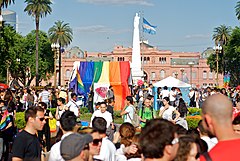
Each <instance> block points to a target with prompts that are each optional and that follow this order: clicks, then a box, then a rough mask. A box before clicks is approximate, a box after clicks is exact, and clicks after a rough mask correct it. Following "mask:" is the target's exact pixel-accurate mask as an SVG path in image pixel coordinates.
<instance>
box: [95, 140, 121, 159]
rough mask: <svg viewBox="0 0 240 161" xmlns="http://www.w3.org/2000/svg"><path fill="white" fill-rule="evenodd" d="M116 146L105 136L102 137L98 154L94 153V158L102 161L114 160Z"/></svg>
mask: <svg viewBox="0 0 240 161" xmlns="http://www.w3.org/2000/svg"><path fill="white" fill-rule="evenodd" d="M115 153H116V147H115V145H114V144H113V143H112V142H111V141H110V140H109V139H108V138H107V137H105V138H103V139H102V146H101V149H100V154H99V155H95V156H94V157H93V158H94V159H99V160H103V161H115V160H116V159H115Z"/></svg>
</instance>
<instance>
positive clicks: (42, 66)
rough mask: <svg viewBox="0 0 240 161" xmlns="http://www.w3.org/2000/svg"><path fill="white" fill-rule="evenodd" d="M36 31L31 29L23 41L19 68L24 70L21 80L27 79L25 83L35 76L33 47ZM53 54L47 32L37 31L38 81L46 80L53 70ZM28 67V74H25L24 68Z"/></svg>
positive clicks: (28, 83)
mask: <svg viewBox="0 0 240 161" xmlns="http://www.w3.org/2000/svg"><path fill="white" fill-rule="evenodd" d="M35 38H36V32H35V30H33V31H31V32H30V33H29V34H28V35H26V37H24V41H23V49H24V52H22V55H21V57H22V59H23V60H22V59H21V65H22V67H21V70H22V71H23V72H24V74H23V75H24V77H22V81H24V80H26V78H27V80H28V82H26V84H27V85H30V84H31V81H32V80H33V79H34V77H36V72H35V71H36V63H34V60H35V54H34V48H35V45H36V39H35ZM53 62H54V59H53V54H52V50H51V42H50V40H49V38H48V36H47V33H45V32H43V31H39V82H41V81H42V80H48V79H49V78H50V76H51V74H52V72H53ZM28 68H29V69H30V74H28V75H27V73H26V69H28Z"/></svg>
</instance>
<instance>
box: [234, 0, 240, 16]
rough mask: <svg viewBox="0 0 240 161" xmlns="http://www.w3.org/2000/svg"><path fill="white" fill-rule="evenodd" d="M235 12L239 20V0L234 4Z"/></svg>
mask: <svg viewBox="0 0 240 161" xmlns="http://www.w3.org/2000/svg"><path fill="white" fill-rule="evenodd" d="M235 12H236V16H237V19H238V20H240V1H238V2H237V5H236V6H235Z"/></svg>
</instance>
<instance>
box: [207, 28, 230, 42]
mask: <svg viewBox="0 0 240 161" xmlns="http://www.w3.org/2000/svg"><path fill="white" fill-rule="evenodd" d="M213 32H214V34H213V37H212V39H213V40H214V41H215V44H216V45H217V44H219V43H221V45H226V44H227V42H228V40H229V38H230V35H231V32H232V29H231V27H229V26H226V25H221V26H219V27H216V28H214V31H213Z"/></svg>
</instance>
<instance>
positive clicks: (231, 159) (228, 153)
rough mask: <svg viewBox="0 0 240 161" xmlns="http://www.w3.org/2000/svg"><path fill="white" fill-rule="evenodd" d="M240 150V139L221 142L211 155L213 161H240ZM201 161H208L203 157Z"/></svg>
mask: <svg viewBox="0 0 240 161" xmlns="http://www.w3.org/2000/svg"><path fill="white" fill-rule="evenodd" d="M239 149H240V139H234V140H226V141H219V142H218V143H217V144H216V146H214V147H213V148H212V150H211V151H210V152H209V155H210V157H211V159H212V161H239V160H240V156H239ZM200 161H206V159H205V158H204V157H203V156H201V157H200Z"/></svg>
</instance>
